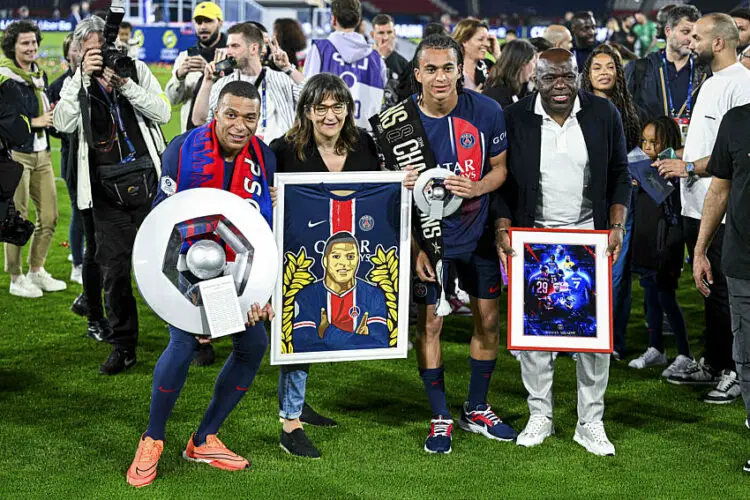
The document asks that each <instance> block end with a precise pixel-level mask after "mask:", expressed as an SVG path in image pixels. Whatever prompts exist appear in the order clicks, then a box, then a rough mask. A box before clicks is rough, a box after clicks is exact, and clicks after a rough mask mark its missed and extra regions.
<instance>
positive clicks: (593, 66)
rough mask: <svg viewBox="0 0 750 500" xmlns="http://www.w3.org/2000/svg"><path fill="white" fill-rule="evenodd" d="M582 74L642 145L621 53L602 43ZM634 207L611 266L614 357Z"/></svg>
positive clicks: (626, 310) (624, 307)
mask: <svg viewBox="0 0 750 500" xmlns="http://www.w3.org/2000/svg"><path fill="white" fill-rule="evenodd" d="M581 75H582V77H583V82H582V85H581V87H582V88H583V90H586V91H587V92H592V93H594V94H596V95H598V96H599V97H604V98H605V99H609V100H610V101H612V104H614V105H615V107H616V108H617V110H618V111H619V112H620V117H621V118H622V125H623V129H624V131H625V143H626V145H627V149H628V151H631V150H632V149H633V148H635V147H636V146H640V144H641V121H640V118H639V116H638V111H637V108H636V107H635V104H633V98H632V96H631V95H630V91H629V90H628V87H627V85H626V84H625V72H624V70H623V68H622V60H621V59H620V54H619V52H617V50H616V49H614V48H613V47H611V46H609V45H599V46H598V47H596V48H595V49H594V51H593V52H592V53H591V56H589V58H588V59H587V60H586V63H585V64H584V66H583V71H582V72H581ZM632 206H633V202H632V199H631V203H630V207H628V218H627V222H626V233H625V238H623V243H622V250H621V252H620V258H619V259H618V260H617V262H616V263H615V264H614V266H612V303H613V305H614V306H613V307H614V309H613V320H614V321H613V323H614V329H613V336H614V356H615V358H618V359H619V358H620V357H621V356H624V355H625V332H626V330H627V326H628V320H629V319H630V304H631V289H632V285H631V274H630V273H631V269H630V267H631V266H630V254H629V250H630V237H631V229H632V226H633V218H634V217H633V213H632V210H631V207H632Z"/></svg>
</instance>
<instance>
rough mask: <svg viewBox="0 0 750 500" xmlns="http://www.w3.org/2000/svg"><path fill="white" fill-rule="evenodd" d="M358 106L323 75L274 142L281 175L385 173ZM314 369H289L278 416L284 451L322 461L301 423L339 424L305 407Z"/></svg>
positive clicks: (311, 81) (310, 83)
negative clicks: (362, 126) (357, 112)
mask: <svg viewBox="0 0 750 500" xmlns="http://www.w3.org/2000/svg"><path fill="white" fill-rule="evenodd" d="M354 116H355V104H354V99H353V98H352V95H351V93H350V92H349V88H348V87H347V86H346V83H344V81H343V80H342V79H341V78H339V77H338V76H336V75H332V74H330V73H320V74H317V75H315V76H313V77H312V78H310V79H309V80H308V81H307V83H306V84H305V86H304V88H303V89H302V93H301V94H300V97H299V103H298V104H297V117H296V120H295V122H294V125H293V126H292V128H291V129H290V130H289V132H287V133H286V135H285V136H284V137H280V138H278V139H276V140H275V141H273V142H272V143H271V149H272V150H273V152H274V153H275V154H276V171H277V172H280V173H284V172H361V171H375V170H380V163H379V160H378V154H377V150H376V148H375V142H374V141H373V140H372V138H371V137H370V135H369V134H368V133H367V132H365V131H364V130H363V129H360V128H357V126H356V125H355V122H354ZM309 368H310V366H309V365H286V366H283V367H282V368H281V375H280V377H279V417H281V420H282V422H283V424H284V425H283V429H282V431H281V447H282V448H283V449H284V450H285V451H287V452H288V453H290V454H292V455H296V456H300V457H306V458H319V457H320V452H319V451H318V450H317V449H316V448H315V446H314V445H313V444H312V442H311V441H310V440H309V439H308V437H307V435H306V434H305V431H304V430H303V428H302V423H306V424H309V425H314V426H323V427H334V426H336V422H335V421H333V420H331V419H330V418H326V417H324V416H322V415H319V414H318V413H317V412H315V411H314V410H313V409H312V408H311V407H310V406H309V405H308V404H307V403H305V387H306V384H307V374H308V370H309Z"/></svg>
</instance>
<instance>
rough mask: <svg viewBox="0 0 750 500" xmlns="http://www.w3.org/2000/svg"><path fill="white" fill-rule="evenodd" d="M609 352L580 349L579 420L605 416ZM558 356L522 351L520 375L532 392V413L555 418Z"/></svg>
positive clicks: (528, 389) (600, 418)
mask: <svg viewBox="0 0 750 500" xmlns="http://www.w3.org/2000/svg"><path fill="white" fill-rule="evenodd" d="M609 361H610V355H609V354H600V353H579V354H578V362H577V363H576V378H577V379H578V420H579V421H580V422H581V423H582V424H585V423H589V422H597V421H601V420H602V418H603V417H604V393H605V392H606V390H607V382H608V381H609ZM554 374H555V360H554V359H553V358H552V353H551V352H545V351H522V352H521V378H522V380H523V385H524V386H525V387H526V390H527V391H528V393H529V397H528V402H529V413H530V414H531V415H544V416H545V417H547V418H550V419H551V418H552V407H553V404H552V379H553V377H554Z"/></svg>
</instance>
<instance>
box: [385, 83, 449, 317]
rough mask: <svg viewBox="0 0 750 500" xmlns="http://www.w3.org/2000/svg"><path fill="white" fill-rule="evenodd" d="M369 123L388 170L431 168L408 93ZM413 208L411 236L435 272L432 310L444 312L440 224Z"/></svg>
mask: <svg viewBox="0 0 750 500" xmlns="http://www.w3.org/2000/svg"><path fill="white" fill-rule="evenodd" d="M370 125H372V131H373V134H374V135H375V139H376V140H377V141H378V145H379V146H380V151H381V153H382V154H383V157H384V162H385V166H386V168H388V169H389V170H403V169H404V167H406V166H409V165H410V166H412V167H414V169H415V170H416V171H417V173H418V174H421V173H422V172H424V171H425V170H428V169H431V168H435V165H436V162H435V157H434V155H433V154H432V149H431V148H430V143H429V142H428V140H427V133H426V132H425V130H424V126H423V125H422V119H421V118H420V116H419V111H418V110H417V106H416V104H415V103H414V100H413V99H412V98H411V97H409V98H407V99H405V100H403V101H401V102H400V103H398V104H396V105H395V106H393V107H391V108H388V109H386V110H385V111H381V112H380V113H378V114H377V115H375V116H373V117H372V118H370ZM415 211H416V212H417V213H416V215H417V217H416V220H417V223H416V224H415V225H414V229H415V237H416V238H417V242H418V243H419V247H420V248H422V249H423V250H424V251H425V252H426V253H427V257H428V258H429V259H430V264H432V268H433V269H434V270H435V274H436V276H437V285H438V292H439V299H438V303H437V307H436V312H437V314H438V315H439V316H445V315H447V314H449V313H450V311H451V310H450V304H449V303H448V301H447V300H446V297H445V293H444V290H443V288H444V285H443V228H442V224H441V221H440V220H438V219H432V218H430V217H429V215H425V214H423V213H422V212H421V211H419V210H416V209H415ZM449 281H450V280H449ZM441 306H442V307H441ZM446 311H447V312H446Z"/></svg>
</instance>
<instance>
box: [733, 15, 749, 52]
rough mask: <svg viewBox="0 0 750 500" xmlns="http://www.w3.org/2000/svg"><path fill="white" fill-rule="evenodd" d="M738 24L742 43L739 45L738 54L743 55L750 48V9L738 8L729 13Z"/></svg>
mask: <svg viewBox="0 0 750 500" xmlns="http://www.w3.org/2000/svg"><path fill="white" fill-rule="evenodd" d="M729 15H730V16H732V19H734V22H735V23H736V24H737V29H738V30H739V31H740V43H739V45H737V53H738V54H741V53H742V52H744V50H745V49H746V48H747V47H748V46H750V9H746V8H743V7H738V8H736V9H734V10H733V11H732V12H730V13H729Z"/></svg>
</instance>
